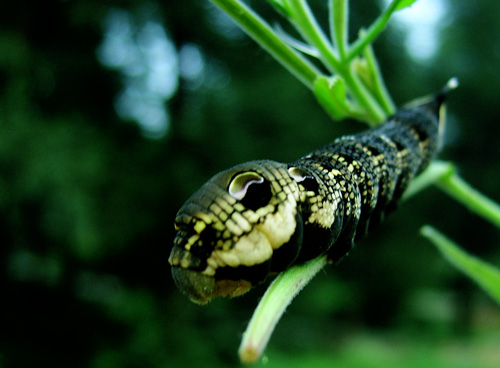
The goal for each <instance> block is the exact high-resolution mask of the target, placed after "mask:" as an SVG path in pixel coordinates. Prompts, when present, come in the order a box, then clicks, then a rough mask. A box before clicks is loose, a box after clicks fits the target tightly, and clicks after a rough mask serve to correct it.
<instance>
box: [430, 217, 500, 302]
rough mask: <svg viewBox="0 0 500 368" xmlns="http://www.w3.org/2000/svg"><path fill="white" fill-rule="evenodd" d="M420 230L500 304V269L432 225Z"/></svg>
mask: <svg viewBox="0 0 500 368" xmlns="http://www.w3.org/2000/svg"><path fill="white" fill-rule="evenodd" d="M420 232H421V234H422V235H423V236H425V237H426V238H427V239H429V240H430V241H431V242H432V243H433V244H434V245H435V246H436V247H437V248H438V249H439V251H440V252H441V253H442V254H443V256H444V257H445V258H446V259H447V260H448V261H449V262H450V263H451V264H453V265H454V266H455V267H456V268H457V269H459V270H460V271H462V272H463V273H464V274H465V275H467V276H468V277H470V278H471V279H472V280H474V281H475V282H476V283H477V284H478V285H479V286H480V287H481V288H482V289H483V290H484V291H485V292H486V293H487V294H488V295H490V296H491V297H492V298H493V299H494V300H495V301H496V302H497V303H498V304H499V305H500V269H498V268H496V267H494V266H492V265H490V264H488V263H486V262H484V261H482V260H480V259H479V258H476V257H474V256H472V255H470V254H468V253H467V252H465V251H463V250H462V249H460V248H459V247H458V246H457V245H456V244H455V243H454V242H452V241H451V240H449V239H448V238H446V237H445V236H444V235H443V234H441V233H440V232H439V231H437V230H436V229H434V228H433V227H432V226H424V227H422V229H421V230H420Z"/></svg>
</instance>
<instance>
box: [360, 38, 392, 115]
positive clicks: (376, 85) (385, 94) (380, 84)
mask: <svg viewBox="0 0 500 368" xmlns="http://www.w3.org/2000/svg"><path fill="white" fill-rule="evenodd" d="M363 55H364V57H365V60H366V62H367V63H368V69H369V70H370V72H371V76H372V80H373V88H372V89H371V90H372V91H373V93H374V94H375V96H376V97H377V100H378V101H379V103H380V105H381V106H382V108H383V109H384V111H385V113H386V114H387V115H392V114H394V112H395V111H396V105H395V104H394V102H393V101H392V98H391V95H390V94H389V91H388V90H387V87H386V86H385V83H384V78H383V77H382V72H381V71H380V68H379V65H378V62H377V58H376V57H375V53H374V52H373V48H372V46H371V45H367V46H366V47H365V50H364V52H363Z"/></svg>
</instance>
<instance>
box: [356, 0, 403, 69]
mask: <svg viewBox="0 0 500 368" xmlns="http://www.w3.org/2000/svg"><path fill="white" fill-rule="evenodd" d="M400 2H401V1H398V0H394V1H393V2H392V3H391V4H390V5H389V7H388V8H387V9H386V10H385V11H384V12H383V13H382V14H381V15H380V16H379V17H378V18H377V19H376V20H375V22H374V23H373V24H372V25H371V26H370V27H369V28H368V29H367V31H366V33H365V34H364V36H363V37H360V38H358V39H357V40H356V42H354V44H353V45H352V46H351V48H350V49H349V52H348V53H347V60H353V59H354V58H355V57H356V56H358V55H359V54H360V53H361V52H362V51H363V50H364V49H365V47H366V46H367V45H369V44H371V43H372V42H373V41H374V40H375V38H377V36H378V35H379V34H380V33H381V32H382V31H383V30H384V28H385V26H386V25H387V22H389V19H390V18H391V15H392V13H394V11H395V10H396V9H397V7H398V5H399V3H400Z"/></svg>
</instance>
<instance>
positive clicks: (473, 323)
mask: <svg viewBox="0 0 500 368" xmlns="http://www.w3.org/2000/svg"><path fill="white" fill-rule="evenodd" d="M311 3H313V5H314V8H315V10H316V11H318V12H321V11H323V12H324V11H325V9H326V5H324V4H323V3H326V1H325V2H322V1H311ZM351 3H352V4H351V8H352V14H351V32H352V35H353V36H354V35H355V34H356V31H357V29H359V27H360V26H366V25H368V24H370V21H371V20H373V19H374V18H375V17H376V15H377V14H378V13H379V11H380V10H379V4H378V3H376V2H365V1H355V0H353V1H352V2H351ZM251 4H252V6H254V7H255V8H257V9H258V10H259V12H260V13H261V14H263V16H264V17H266V18H267V19H268V20H269V21H270V22H275V21H280V22H281V23H283V21H282V20H281V19H280V18H278V17H277V16H276V15H275V14H273V12H272V10H271V9H270V7H269V6H268V5H267V4H266V3H265V2H261V1H252V2H251ZM445 4H446V5H447V7H446V15H445V18H444V19H443V21H442V22H441V24H440V29H441V32H440V36H439V48H438V50H437V53H436V55H435V56H434V57H433V58H432V59H431V60H427V61H415V60H414V59H412V58H411V57H410V56H409V55H408V54H407V53H406V51H405V47H404V39H405V33H404V31H403V30H401V29H400V28H398V27H397V26H392V27H391V28H390V29H389V30H388V31H387V32H386V33H384V34H383V36H382V37H381V38H380V39H378V40H377V42H376V44H375V52H376V54H377V55H378V57H379V60H380V63H381V68H382V71H383V74H384V76H385V78H386V81H387V85H388V88H389V90H390V91H391V93H392V95H393V97H394V99H395V100H396V102H397V103H398V104H401V103H404V102H406V101H408V100H410V99H412V98H415V97H418V96H421V95H425V94H427V93H429V92H432V91H436V90H438V89H439V88H440V87H441V86H442V85H443V84H444V83H445V82H446V81H447V80H448V79H449V78H450V77H451V76H457V77H458V78H459V79H460V82H461V86H460V88H459V89H458V90H457V91H455V92H454V93H453V95H452V96H451V97H450V101H449V104H448V106H449V119H448V131H447V136H446V144H445V147H444V150H443V152H442V155H441V158H443V159H446V160H452V161H453V162H455V163H456V165H457V166H458V168H459V170H460V174H461V175H462V177H464V178H465V179H466V180H467V181H468V182H470V183H471V184H472V185H473V186H475V187H476V188H478V189H479V190H480V191H482V192H483V193H485V194H486V195H488V196H490V197H491V198H492V199H494V200H496V201H500V194H499V191H498V187H499V184H498V183H499V179H500V170H499V162H500V144H498V142H499V133H500V125H499V124H498V122H499V118H498V104H499V103H498V91H499V90H500V73H499V65H500V41H499V40H500V22H498V19H499V14H500V2H498V1H492V0H478V1H450V0H448V1H445ZM1 8H2V11H1V12H0V234H1V239H2V240H1V242H2V246H1V247H0V260H1V262H2V267H1V268H0V272H1V283H2V289H1V290H2V297H1V300H2V301H1V306H2V308H1V309H0V367H31V366H43V367H95V368H105V367H106V368H107V367H192V366H196V367H198V366H203V367H206V368H210V367H237V366H239V362H238V359H237V354H236V351H237V348H238V345H239V341H240V338H241V334H242V332H243V330H244V328H245V325H246V323H247V321H248V320H249V318H250V316H251V313H252V311H253V309H254V307H255V306H256V304H257V302H258V298H259V296H260V295H262V293H263V292H264V290H265V286H263V287H258V288H257V289H255V290H254V291H252V292H250V293H249V294H248V295H246V296H244V297H241V298H238V299H235V300H216V301H214V302H212V303H211V304H209V305H207V306H205V307H200V306H197V305H194V304H192V303H190V302H189V301H188V300H187V299H186V298H185V297H184V296H183V295H182V294H181V293H180V292H179V291H178V290H176V288H175V285H174V283H173V281H172V279H171V277H170V269H169V266H168V263H167V259H168V255H169V252H170V249H171V244H172V239H173V235H174V232H173V230H174V229H173V219H174V217H175V214H176V211H177V209H178V208H179V207H180V206H181V205H182V203H183V202H184V201H185V200H186V199H187V197H188V196H189V195H190V194H191V193H192V192H193V191H194V190H196V189H197V188H198V187H199V186H200V185H201V184H203V182H205V181H206V180H207V179H208V178H209V177H210V176H212V175H213V174H215V173H216V172H218V171H219V170H222V169H224V168H227V167H229V166H231V165H233V164H236V163H240V162H244V161H248V160H253V159H261V158H270V159H275V160H279V161H284V162H287V161H292V160H294V159H296V158H298V157H300V156H301V155H304V154H306V153H307V152H308V151H310V150H312V149H314V148H316V147H319V146H320V145H322V144H325V143H327V142H328V141H330V140H332V139H333V138H334V137H337V136H339V135H341V134H345V133H351V132H355V131H359V130H361V129H363V128H364V126H363V125H361V124H358V123H355V122H341V123H335V122H332V121H331V120H330V119H329V118H328V117H327V116H326V114H325V113H324V112H323V111H322V110H321V108H320V107H319V106H318V105H317V103H316V102H315V101H314V99H313V97H312V96H311V93H310V92H309V91H308V90H306V89H305V87H303V86H302V85H301V84H300V83H299V82H297V81H296V80H295V79H293V77H292V76H291V75H289V74H288V73H287V72H286V71H285V70H283V69H282V68H281V67H280V66H279V65H277V63H276V62H275V61H274V60H273V59H271V58H270V57H269V56H268V55H267V54H266V53H265V52H264V51H262V50H261V49H259V47H258V46H256V45H255V44H254V43H253V42H252V41H251V40H249V39H248V38H247V37H245V36H243V35H242V34H238V33H236V34H233V33H231V34H233V36H228V35H227V32H229V30H231V28H227V24H226V23H224V22H223V21H221V20H220V18H219V17H218V16H217V15H216V14H218V13H217V11H216V10H215V9H213V7H212V6H211V5H210V4H209V3H208V2H206V1H201V0H183V1H171V0H164V1H153V0H151V1H142V0H136V1H118V0H107V1H96V0H94V1H89V0H87V1H84V0H74V1H71V0H67V1H58V0H46V1H15V2H14V1H12V2H8V3H5V4H2V6H1ZM112 9H123V10H126V11H129V12H130V14H132V15H133V16H135V17H136V18H135V19H139V21H138V22H140V21H142V22H145V21H147V20H148V17H153V18H154V19H156V20H159V21H161V23H162V24H163V25H164V26H165V29H166V31H167V33H168V35H169V37H170V38H171V40H172V42H173V44H174V46H175V48H176V49H177V50H179V49H180V48H181V47H182V46H183V45H185V44H194V45H197V46H198V47H199V49H200V50H201V52H202V54H203V57H204V60H205V74H204V75H203V76H202V77H203V78H202V79H201V80H199V81H198V82H199V83H197V84H196V85H193V83H192V81H191V82H190V81H186V80H183V79H179V86H178V89H177V90H176V93H175V95H174V96H172V98H171V99H169V100H168V101H167V102H166V106H167V107H168V110H169V113H170V125H169V128H168V131H167V133H166V135H165V136H164V137H162V138H157V139H151V138H147V137H144V136H143V135H142V134H141V130H140V129H139V128H138V126H137V125H136V124H135V123H134V122H130V121H129V122H126V121H123V120H121V119H120V118H119V117H118V115H117V114H116V111H115V109H114V101H115V98H116V96H117V95H118V94H119V93H120V90H121V89H122V87H123V83H122V82H123V78H122V77H121V76H120V74H119V73H118V72H117V71H116V70H113V69H110V68H107V67H105V66H103V65H102V64H101V63H100V62H99V60H98V57H97V50H98V49H99V45H100V44H101V43H102V40H103V24H104V20H105V19H106V16H107V15H108V14H109V12H110V11H111V10H112ZM145 9H146V10H145ZM318 14H319V13H318ZM324 20H325V21H326V18H325V19H324ZM221 24H222V26H221ZM223 26H224V27H226V28H224V27H223ZM224 29H226V31H223V30H224ZM233 31H234V30H232V31H231V32H233ZM175 77H176V78H178V76H175ZM426 223H429V224H432V225H434V226H435V227H437V228H438V229H440V230H442V231H443V232H445V233H446V234H448V236H450V237H451V238H452V239H454V240H455V241H457V242H458V243H459V244H461V245H462V246H463V248H464V249H466V250H468V251H469V252H471V253H473V254H476V255H478V256H480V257H482V258H484V259H486V260H488V261H489V262H491V263H493V264H497V265H500V248H499V232H498V231H497V229H495V228H493V226H491V225H490V224H488V223H485V222H484V221H483V220H482V219H479V218H477V217H475V216H474V215H472V214H470V213H469V212H468V211H467V210H465V209H464V208H462V207H461V206H460V205H458V204H456V203H455V202H453V201H452V200H451V199H449V198H447V197H446V196H445V195H444V194H442V193H441V192H439V191H438V190H436V189H433V188H430V189H428V190H426V191H425V192H422V193H421V194H419V195H418V196H416V197H415V198H412V199H411V200H409V201H408V202H406V203H404V204H403V205H401V208H400V209H399V210H398V211H397V212H396V213H395V214H394V215H392V216H391V217H390V218H389V219H387V221H386V222H385V223H384V224H383V225H382V226H381V227H380V229H377V230H376V231H374V232H373V233H371V234H370V236H369V238H368V239H366V240H364V241H362V242H360V243H359V244H358V246H357V247H356V249H355V250H354V251H353V252H351V254H350V255H349V256H348V257H347V258H346V259H345V260H344V261H343V262H341V263H340V264H339V265H338V266H330V267H327V268H326V269H325V272H322V273H320V274H319V275H318V276H317V277H316V278H315V279H314V280H313V282H312V283H311V284H310V285H309V286H308V287H307V288H306V289H305V290H304V291H303V292H302V293H301V294H300V295H299V296H298V297H297V298H296V300H295V301H294V303H293V304H292V306H291V307H290V308H289V309H288V311H287V313H286V314H285V316H284V318H283V320H282V321H281V322H280V324H279V325H278V327H277V330H276V332H275V334H274V336H273V338H272V340H271V342H270V346H269V349H268V350H267V353H266V357H265V358H264V361H263V362H262V363H259V364H262V365H263V366H266V367H270V368H271V367H333V366H335V367H361V368H362V367H396V366H397V367H411V368H412V367H498V366H500V310H499V308H498V306H497V305H495V304H494V303H493V302H492V301H491V300H490V299H489V298H488V297H487V296H485V295H484V294H483V293H482V292H481V291H480V290H479V289H478V288H477V287H476V286H475V285H473V284H472V283H471V282H470V281H469V280H468V279H466V278H464V277H463V276H462V275H460V274H459V273H458V272H457V271H456V270H455V269H453V268H452V267H451V266H450V265H449V264H448V263H447V262H446V261H444V260H443V259H442V258H441V256H440V255H439V253H438V252H437V251H436V249H434V248H433V247H432V246H431V245H430V244H429V243H427V242H426V241H425V240H424V239H423V238H422V237H420V236H419V235H418V229H419V228H420V227H421V226H422V225H423V224H426Z"/></svg>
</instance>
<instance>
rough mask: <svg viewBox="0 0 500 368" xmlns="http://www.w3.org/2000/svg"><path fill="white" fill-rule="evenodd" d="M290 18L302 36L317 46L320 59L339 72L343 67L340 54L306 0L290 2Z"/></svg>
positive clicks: (330, 68)
mask: <svg viewBox="0 0 500 368" xmlns="http://www.w3.org/2000/svg"><path fill="white" fill-rule="evenodd" d="M288 9H289V11H290V20H291V21H292V22H293V24H294V25H295V27H296V28H297V30H298V31H299V32H300V34H301V35H302V37H304V39H305V40H306V41H308V42H309V43H310V44H311V45H313V46H314V47H316V48H317V49H318V51H319V53H320V59H321V61H322V62H323V64H324V65H325V66H326V67H327V68H328V69H329V71H330V72H337V73H338V72H339V69H342V64H341V63H340V60H339V57H338V55H336V52H335V50H334V49H333V46H332V44H331V43H330V41H329V40H328V38H327V37H326V36H325V34H324V33H323V31H322V30H321V27H320V26H319V25H318V23H317V22H316V19H315V18H314V15H313V14H312V12H311V9H310V8H309V6H308V5H307V2H306V1H305V0H292V1H289V2H288Z"/></svg>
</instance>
